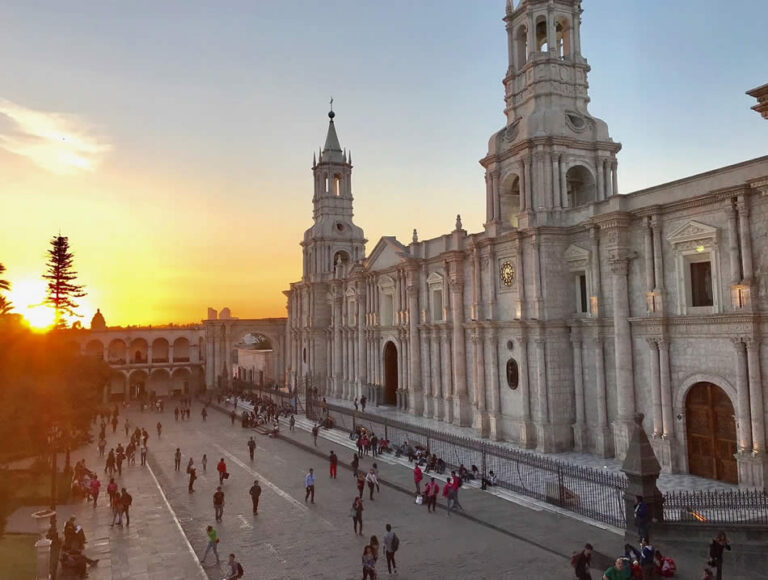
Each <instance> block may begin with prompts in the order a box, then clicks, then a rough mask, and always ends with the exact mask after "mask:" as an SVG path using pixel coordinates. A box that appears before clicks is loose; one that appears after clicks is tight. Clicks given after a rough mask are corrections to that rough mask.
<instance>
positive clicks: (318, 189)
mask: <svg viewBox="0 0 768 580" xmlns="http://www.w3.org/2000/svg"><path fill="white" fill-rule="evenodd" d="M335 116H336V113H334V112H333V110H331V112H330V113H328V117H329V118H330V122H329V124H328V135H327V137H326V139H325V146H324V147H323V149H322V150H321V151H320V157H319V159H318V158H316V157H314V156H313V159H312V173H313V175H314V178H315V180H314V181H315V188H314V196H313V197H312V205H313V212H312V218H313V219H314V222H315V223H314V224H313V225H312V227H311V228H309V229H308V230H307V231H306V232H304V241H303V242H302V243H301V245H302V248H303V254H304V270H303V280H304V281H306V282H320V281H327V280H332V279H334V278H340V277H344V276H345V275H346V273H347V272H349V269H350V267H351V265H352V264H353V263H354V262H356V261H358V260H361V259H362V258H363V257H364V255H365V242H366V241H367V240H365V238H364V234H363V230H362V228H359V227H358V226H356V225H355V224H354V223H353V222H352V217H353V215H354V214H353V210H352V201H353V199H352V155H351V154H349V155H348V154H347V152H346V151H342V149H341V145H340V144H339V138H338V136H337V135H336V126H335V125H334V122H333V119H334V117H335Z"/></svg>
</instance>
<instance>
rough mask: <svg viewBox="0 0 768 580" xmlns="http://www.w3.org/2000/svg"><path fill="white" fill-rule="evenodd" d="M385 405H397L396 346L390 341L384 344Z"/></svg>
mask: <svg viewBox="0 0 768 580" xmlns="http://www.w3.org/2000/svg"><path fill="white" fill-rule="evenodd" d="M382 402H383V403H384V404H385V405H397V347H396V346H395V345H394V343H392V342H388V343H387V344H385V345H384V400H383V401H382Z"/></svg>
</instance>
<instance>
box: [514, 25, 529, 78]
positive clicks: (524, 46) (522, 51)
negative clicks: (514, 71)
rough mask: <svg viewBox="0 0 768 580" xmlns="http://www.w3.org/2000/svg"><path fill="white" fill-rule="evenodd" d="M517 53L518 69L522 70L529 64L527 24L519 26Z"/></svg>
mask: <svg viewBox="0 0 768 580" xmlns="http://www.w3.org/2000/svg"><path fill="white" fill-rule="evenodd" d="M515 52H516V55H517V63H516V64H517V68H518V69H521V68H523V67H524V66H525V63H526V62H528V27H527V26H525V24H523V25H521V26H519V27H518V29H517V32H515Z"/></svg>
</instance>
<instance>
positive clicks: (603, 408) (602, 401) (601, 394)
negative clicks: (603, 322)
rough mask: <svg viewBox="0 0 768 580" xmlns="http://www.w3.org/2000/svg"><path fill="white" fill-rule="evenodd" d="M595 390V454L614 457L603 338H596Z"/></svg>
mask: <svg viewBox="0 0 768 580" xmlns="http://www.w3.org/2000/svg"><path fill="white" fill-rule="evenodd" d="M594 350H595V390H596V391H597V400H596V405H597V429H596V431H595V453H596V454H598V455H600V456H601V457H613V455H614V450H613V437H612V435H611V432H610V429H609V427H608V396H607V393H606V386H605V352H604V348H603V338H602V337H600V336H598V337H595V338H594Z"/></svg>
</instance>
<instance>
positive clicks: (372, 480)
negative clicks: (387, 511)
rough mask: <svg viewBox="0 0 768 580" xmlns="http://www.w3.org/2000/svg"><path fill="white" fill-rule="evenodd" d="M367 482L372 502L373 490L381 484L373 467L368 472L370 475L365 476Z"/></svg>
mask: <svg viewBox="0 0 768 580" xmlns="http://www.w3.org/2000/svg"><path fill="white" fill-rule="evenodd" d="M365 482H366V483H367V484H368V491H369V492H370V494H371V501H373V490H374V488H375V487H376V486H377V485H378V483H379V480H378V478H377V477H376V472H375V471H374V470H373V467H371V470H370V471H369V472H368V475H366V476H365Z"/></svg>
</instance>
